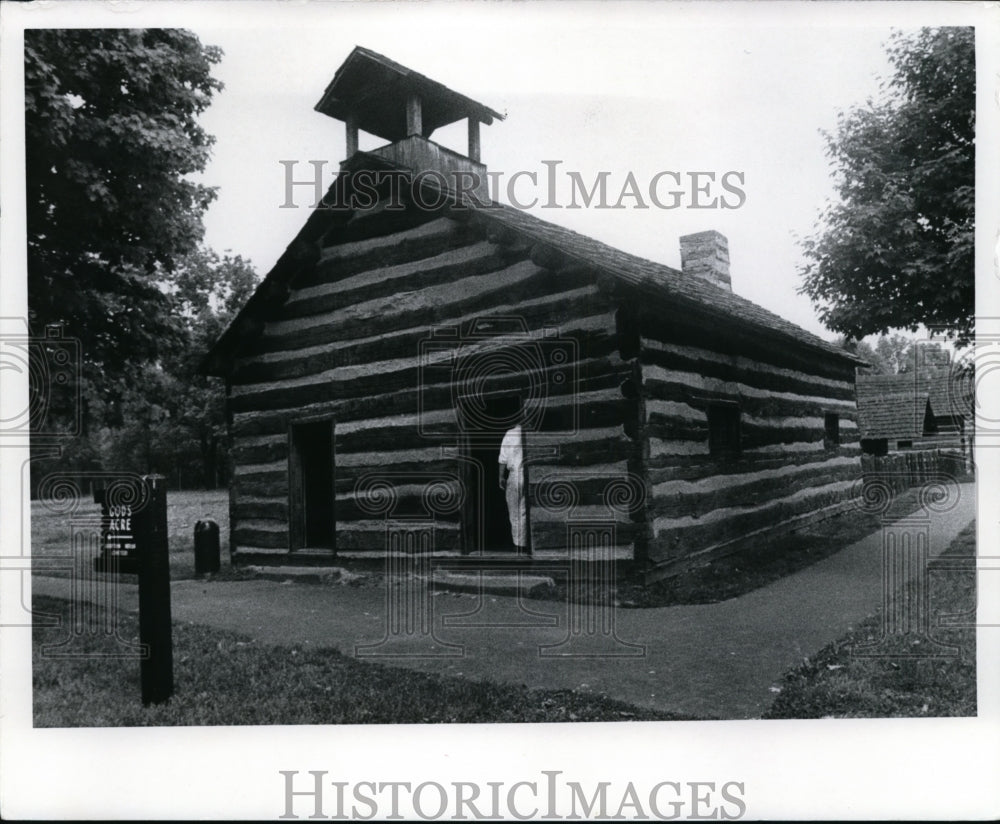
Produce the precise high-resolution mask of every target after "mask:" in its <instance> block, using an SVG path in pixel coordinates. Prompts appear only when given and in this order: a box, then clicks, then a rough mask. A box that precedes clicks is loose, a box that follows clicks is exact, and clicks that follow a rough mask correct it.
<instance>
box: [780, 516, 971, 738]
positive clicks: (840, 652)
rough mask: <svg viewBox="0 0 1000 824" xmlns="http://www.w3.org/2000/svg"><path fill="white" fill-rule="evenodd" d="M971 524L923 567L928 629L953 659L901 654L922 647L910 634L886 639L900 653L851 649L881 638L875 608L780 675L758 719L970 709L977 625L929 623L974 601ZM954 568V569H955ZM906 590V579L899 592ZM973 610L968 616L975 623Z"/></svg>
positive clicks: (909, 714)
mask: <svg viewBox="0 0 1000 824" xmlns="http://www.w3.org/2000/svg"><path fill="white" fill-rule="evenodd" d="M975 554H976V525H975V523H974V522H973V523H972V524H971V525H970V526H968V527H967V528H966V529H964V530H963V531H962V532H961V533H960V534H959V535H958V536H957V537H956V538H955V540H954V541H953V542H952V544H951V546H949V547H948V549H947V550H946V551H945V552H944V553H942V555H941V556H939V557H938V558H937V559H935V560H934V561H931V563H930V565H929V576H928V577H929V585H928V590H929V593H930V610H931V635H932V637H933V638H934V639H936V640H938V641H942V642H944V643H948V644H954V645H956V646H957V647H958V649H959V652H958V654H957V655H955V656H952V657H944V658H934V657H902V656H903V655H907V656H914V655H919V653H920V651H921V648H924V649H926V647H927V644H926V641H925V640H924V639H921V638H920V637H919V636H916V635H899V636H892V637H891V638H890V641H891V646H890V647H889V651H890V652H892V653H896V654H898V655H899V656H900V657H881V658H867V657H860V656H857V655H852V648H853V647H855V645H861V644H866V643H871V642H872V641H875V640H877V639H878V638H879V637H880V636H881V631H882V615H881V613H880V612H876V613H875V614H874V615H870V616H869V617H868V618H866V619H865V620H864V621H862V622H861V624H859V625H858V626H857V627H855V628H854V629H853V630H852V631H851V632H850V633H848V634H847V635H846V636H844V637H843V638H841V639H839V640H837V641H835V642H834V643H832V644H830V645H828V646H826V647H825V648H824V649H822V650H821V651H820V652H819V653H818V654H816V655H815V656H813V657H812V658H810V659H807V660H806V661H805V662H803V663H802V664H801V665H800V666H798V667H796V668H795V669H793V670H792V671H790V672H789V673H787V674H786V675H785V678H784V681H783V683H782V684H781V692H780V693H779V694H778V696H777V698H776V699H775V702H774V704H773V705H772V706H771V708H770V709H769V710H768V712H767V713H765V715H764V717H765V718H885V717H897V718H899V717H924V716H926V717H935V716H975V715H976V630H975V628H974V627H967V628H944V627H936V626H935V624H937V622H938V618H939V616H941V615H947V614H957V613H970V611H973V610H975V607H976V566H975ZM956 567H958V568H956ZM912 592H913V586H912V585H907V586H904V587H903V588H902V591H901V592H900V593H899V594H898V595H900V596H905V595H906V594H908V593H912ZM974 616H975V613H974V612H971V613H970V615H969V616H967V621H968V622H970V623H971V622H974V620H975V617H974Z"/></svg>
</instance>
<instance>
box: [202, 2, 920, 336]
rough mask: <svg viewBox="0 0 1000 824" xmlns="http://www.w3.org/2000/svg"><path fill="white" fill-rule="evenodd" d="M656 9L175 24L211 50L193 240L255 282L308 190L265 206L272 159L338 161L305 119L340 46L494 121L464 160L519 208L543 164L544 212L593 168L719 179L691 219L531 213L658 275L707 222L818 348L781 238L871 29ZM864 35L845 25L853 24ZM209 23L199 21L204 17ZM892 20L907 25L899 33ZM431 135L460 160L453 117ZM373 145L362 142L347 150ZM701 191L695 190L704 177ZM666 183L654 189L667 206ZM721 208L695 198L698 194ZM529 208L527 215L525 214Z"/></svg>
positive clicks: (513, 8) (885, 30) (425, 12)
mask: <svg viewBox="0 0 1000 824" xmlns="http://www.w3.org/2000/svg"><path fill="white" fill-rule="evenodd" d="M683 8H684V7H683V6H681V9H680V10H679V9H678V8H677V7H676V6H674V5H673V4H671V5H670V6H667V5H666V4H642V5H639V6H632V7H631V11H630V12H629V13H624V12H623V11H621V10H618V9H617V8H616V7H615V6H614V5H613V4H606V5H605V4H599V5H598V4H595V5H588V6H583V7H578V9H577V13H575V14H572V15H567V14H565V13H562V12H561V11H560V10H559V9H556V8H552V7H549V6H544V7H542V6H531V5H530V4H520V5H508V4H496V5H492V4H491V5H485V4H483V5H479V4H475V5H465V4H463V5H461V6H460V7H459V6H458V5H457V4H440V5H438V4H429V5H426V6H424V5H421V6H409V5H402V6H401V5H398V4H380V5H377V6H372V5H367V4H365V5H359V4H351V5H340V4H337V5H336V6H327V7H325V8H322V9H319V10H317V9H312V10H311V13H308V14H307V13H304V12H305V10H304V9H303V13H302V14H301V15H297V14H294V13H293V14H288V15H284V16H283V20H282V21H281V23H280V24H279V25H270V26H261V25H254V21H253V20H246V21H240V23H239V25H240V28H219V27H218V26H217V25H214V24H213V25H199V24H198V21H194V24H192V25H191V26H190V28H192V29H194V30H195V31H197V32H198V34H199V35H200V36H201V38H202V40H203V42H205V43H211V44H215V45H218V46H221V47H222V48H223V49H224V51H225V57H224V59H223V62H222V63H221V64H220V65H219V66H218V67H217V69H216V72H215V74H216V75H217V76H218V77H219V78H220V79H221V80H223V81H224V83H225V85H226V88H225V90H224V91H223V92H221V93H220V94H219V95H218V96H217V98H216V100H215V102H214V103H213V105H212V107H211V109H210V110H209V111H208V112H207V113H206V114H205V115H204V117H203V123H204V125H205V127H206V128H207V129H208V131H210V132H211V133H212V134H214V135H215V136H216V137H217V143H216V146H215V151H214V159H213V161H212V163H211V165H210V166H209V168H208V169H207V171H206V174H205V176H204V179H205V181H206V182H207V183H209V184H211V185H216V186H218V187H219V197H218V200H217V201H216V203H215V204H214V205H213V206H212V207H211V209H210V211H209V213H208V215H207V217H206V228H207V236H206V241H207V243H208V244H209V245H211V246H212V247H214V248H216V249H217V250H224V249H230V250H232V251H233V252H234V253H239V254H242V255H244V256H245V257H249V258H251V259H252V260H253V262H254V264H255V265H256V266H257V267H258V269H259V271H260V273H261V274H264V273H266V272H267V271H268V270H269V269H270V267H271V266H272V265H273V263H274V262H275V260H276V259H277V257H278V256H279V255H280V254H281V252H282V251H283V250H284V248H285V247H286V246H287V245H288V243H289V242H290V241H291V240H292V238H293V236H294V234H295V233H296V232H297V231H298V229H299V227H300V226H301V224H302V222H303V221H304V220H305V219H306V217H307V214H308V206H309V203H310V202H311V195H310V192H309V190H308V189H306V188H304V187H298V188H297V189H296V190H295V201H296V202H297V203H298V204H299V205H300V208H298V209H281V208H279V207H280V206H281V205H282V203H283V202H284V179H285V170H284V167H283V166H282V165H281V164H280V163H279V161H281V160H296V161H299V164H298V166H297V167H296V168H297V175H298V177H300V178H305V179H308V178H309V177H310V176H311V174H312V170H311V167H310V166H309V163H308V161H311V160H327V161H329V164H328V166H327V167H326V170H327V178H326V180H325V182H326V183H328V182H329V181H330V180H331V179H332V176H333V174H334V173H335V171H336V169H337V164H338V163H339V162H340V161H341V160H342V159H343V157H344V136H343V126H342V124H341V123H339V122H338V121H335V120H332V119H331V118H329V117H326V116H324V115H321V114H319V113H317V112H315V111H314V110H313V106H314V105H315V104H316V102H317V101H318V100H319V97H320V95H321V94H322V92H323V90H324V88H325V86H326V84H327V83H328V82H329V80H330V79H331V77H332V76H333V73H334V72H335V70H336V69H337V67H338V66H339V65H340V64H341V62H342V61H343V60H344V58H345V57H346V56H347V55H348V54H349V52H350V51H351V49H352V48H353V47H354V46H355V45H363V46H367V47H369V48H372V49H374V50H376V51H379V52H381V53H383V54H385V55H387V56H388V57H390V58H392V59H394V60H396V61H398V62H401V63H403V64H404V65H406V66H409V67H410V68H413V69H415V70H417V71H420V72H422V73H424V74H426V75H428V76H430V77H432V78H433V79H435V80H438V81H440V82H442V83H444V84H445V85H447V86H449V87H451V88H453V89H455V90H457V91H460V92H462V93H464V94H466V95H468V96H470V97H472V98H474V99H476V100H479V101H480V102H482V103H485V104H487V105H488V106H490V107H492V108H494V109H496V110H498V111H501V112H504V113H506V115H507V119H506V120H505V121H503V122H497V123H494V125H492V126H490V127H485V128H484V129H483V160H484V162H485V163H486V164H487V166H488V168H489V169H490V170H491V171H500V172H503V173H504V175H505V178H503V179H502V184H501V189H500V195H501V199H502V200H506V199H507V198H506V192H505V189H506V181H507V180H508V179H509V175H511V174H513V173H514V172H515V171H518V170H526V171H532V172H535V173H537V174H538V177H539V185H538V187H537V189H536V187H534V186H533V185H532V184H531V182H530V180H529V179H526V178H524V179H521V180H520V182H519V183H518V186H517V189H516V190H515V194H516V195H517V197H518V198H519V199H521V200H531V198H532V197H533V196H534V195H541V196H542V200H541V203H544V201H545V198H544V194H545V192H544V189H545V186H544V181H545V174H546V167H545V166H543V165H542V163H541V161H543V160H558V161H562V163H561V165H560V166H559V167H558V170H557V174H558V175H559V179H560V181H561V183H560V186H561V187H562V188H561V189H559V190H557V191H558V192H559V199H558V201H557V202H560V203H564V204H565V203H569V191H568V188H567V185H568V178H567V177H566V175H565V172H567V171H576V172H579V174H580V175H581V177H582V178H583V180H584V181H587V182H590V181H593V180H594V179H595V178H596V175H597V173H598V172H600V171H607V172H609V173H610V174H609V175H608V178H607V182H608V192H609V201H610V202H611V203H614V202H615V201H617V199H618V195H619V192H620V190H621V188H622V186H624V185H625V182H626V180H627V176H628V173H629V172H630V171H631V172H632V173H633V174H634V175H635V178H636V180H637V182H638V183H639V186H640V189H641V190H642V191H643V193H644V195H645V194H646V192H647V190H648V185H649V182H650V180H651V179H652V177H653V176H654V175H655V174H657V173H658V172H661V171H670V172H677V173H679V174H681V175H682V181H683V183H684V185H683V186H682V187H681V188H687V189H688V190H689V189H690V177H688V176H687V174H688V173H689V172H713V173H715V175H716V178H717V179H718V178H721V176H722V175H723V174H725V173H726V172H741V173H742V174H743V175H744V177H743V183H742V185H740V184H739V182H738V181H739V179H738V178H734V177H731V178H730V182H735V183H736V184H737V186H739V188H741V189H742V190H743V191H744V192H745V195H746V200H745V203H744V204H743V205H742V206H741V207H740V208H737V209H721V208H716V209H694V208H690V207H691V206H692V205H693V202H692V194H691V193H690V191H688V192H687V193H686V194H685V195H684V196H683V197H682V199H681V205H680V207H679V208H676V209H669V210H665V209H660V208H657V207H656V206H655V205H654V204H653V203H652V202H651V201H650V200H649V198H648V197H644V200H645V202H646V204H647V205H648V206H650V208H648V209H645V210H643V209H639V208H636V207H637V206H638V203H637V202H636V200H635V199H634V198H626V199H625V200H623V202H622V203H623V205H624V206H626V208H624V209H618V210H606V209H594V208H586V209H578V210H566V209H542V208H535V209H533V210H532V211H533V212H534V213H535V214H536V215H537V216H539V217H542V218H544V219H547V220H551V221H553V222H556V223H560V224H563V225H566V226H569V227H570V228H573V229H575V230H577V231H580V232H584V233H586V234H589V235H592V236H594V237H597V238H599V239H600V240H603V241H605V242H607V243H610V244H612V245H614V246H617V247H619V248H622V249H624V250H626V251H629V252H633V253H635V254H638V255H642V256H644V257H648V258H650V259H653V260H656V261H659V262H662V263H666V264H668V265H672V266H679V265H680V257H679V250H678V237H679V236H680V235H683V234H686V233H689V232H695V231H700V230H702V229H717V230H719V231H721V232H722V233H723V234H725V235H726V236H727V237H728V238H729V244H730V257H731V261H732V282H733V289H734V290H735V291H736V292H738V293H739V294H742V295H744V296H746V297H748V298H750V299H751V300H754V301H756V302H758V303H760V304H762V305H763V306H765V307H767V308H769V309H771V310H773V311H775V312H778V313H779V314H781V315H783V316H785V317H787V318H789V319H791V320H793V321H795V322H797V323H799V324H801V325H802V326H804V327H805V328H807V329H809V330H811V331H813V332H817V333H820V334H822V335H824V336H825V337H830V336H831V335H830V333H829V332H827V331H826V330H825V329H824V328H823V327H822V325H821V324H820V322H819V320H818V318H817V315H816V312H815V311H814V309H813V307H812V306H811V304H810V302H809V300H808V299H807V298H805V297H804V296H800V295H797V294H796V289H797V287H798V286H799V285H800V282H801V281H800V277H799V275H798V268H799V266H800V264H801V262H802V258H801V255H800V251H799V247H798V245H797V244H796V240H795V237H796V235H798V236H804V235H807V234H809V233H810V232H811V230H812V226H813V224H814V222H815V220H816V216H817V213H818V210H819V208H820V207H821V205H822V203H823V201H824V200H825V199H826V198H827V197H829V196H831V195H832V193H833V189H832V184H831V174H830V166H829V163H828V160H827V158H826V157H825V155H824V146H825V144H824V141H823V138H822V136H821V134H820V130H821V129H832V128H833V127H834V125H835V123H836V116H837V112H838V111H840V110H844V109H847V108H849V107H851V106H854V105H857V104H861V103H863V102H864V101H865V99H866V98H868V97H869V96H872V95H876V94H877V93H878V87H877V81H878V78H879V77H880V76H887V75H888V73H889V66H888V64H887V62H886V59H885V52H884V49H883V43H884V42H885V40H886V38H887V36H888V34H889V27H888V26H886V25H883V24H882V22H881V21H880V24H879V25H878V26H871V25H854V26H847V25H840V24H842V23H846V22H847V20H846V18H844V19H843V20H837V21H834V22H837V23H838V26H836V27H831V26H830V25H829V22H830V21H829V20H824V21H822V23H823V25H820V23H821V21H820V20H818V19H816V20H814V21H810V20H807V19H805V18H801V17H800V16H798V15H795V16H792V19H791V20H790V24H788V25H778V26H776V25H774V22H775V21H774V19H773V18H766V19H765V18H763V16H762V17H761V18H760V19H754V18H750V19H746V20H744V21H743V22H742V24H740V25H734V22H736V23H738V22H739V21H733V20H732V18H731V17H730V18H721V17H719V18H709V19H707V20H706V19H705V18H704V17H703V16H702V17H698V18H695V17H694V16H693V15H692V14H690V13H689V12H688V13H685V12H683ZM856 19H857V20H858V22H860V23H863V22H864V15H858V16H857V18H856ZM213 22H214V21H213ZM900 22H901V23H902V24H905V23H906V22H907V21H906V20H902V21H900ZM433 139H434V140H437V141H439V142H442V143H444V144H445V145H450V146H452V147H453V148H457V149H460V150H462V151H463V152H464V140H465V135H464V123H461V124H456V127H452V128H450V129H446V130H440V131H439V132H437V133H435V135H434V136H433ZM375 145H378V142H377V141H371V142H369V143H367V144H366V143H365V142H364V141H363V142H362V148H366V147H373V146H375ZM705 182H706V178H701V183H702V184H704V183H705ZM672 183H673V178H671V177H666V178H661V180H660V186H659V189H658V191H659V192H660V198H661V202H664V203H665V204H669V203H670V202H671V198H670V196H669V194H668V192H669V191H670V190H672V189H673V188H675V187H674V186H673V185H672ZM719 195H722V196H724V197H725V198H726V201H727V202H728V203H730V204H732V203H734V202H736V198H735V197H734V196H733V195H732V194H727V193H726V192H725V191H724V190H722V189H721V188H719V186H718V184H716V185H715V186H713V187H712V188H711V190H710V191H709V193H708V195H707V196H706V195H702V196H700V198H699V199H700V201H701V202H704V201H706V200H707V201H709V202H710V201H711V200H712V199H713V198H714V197H716V196H719ZM541 203H540V204H539V205H541Z"/></svg>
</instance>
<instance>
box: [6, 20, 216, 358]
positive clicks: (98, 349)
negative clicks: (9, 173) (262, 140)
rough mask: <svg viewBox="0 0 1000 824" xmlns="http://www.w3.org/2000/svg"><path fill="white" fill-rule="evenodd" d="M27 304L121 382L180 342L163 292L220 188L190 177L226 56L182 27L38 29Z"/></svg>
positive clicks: (37, 323) (31, 103)
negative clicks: (203, 116)
mask: <svg viewBox="0 0 1000 824" xmlns="http://www.w3.org/2000/svg"><path fill="white" fill-rule="evenodd" d="M24 53H25V139H26V182H27V192H28V197H27V235H28V305H29V309H30V312H31V315H32V320H33V326H34V331H35V333H36V334H40V333H41V331H42V329H43V327H44V326H46V325H48V324H51V323H61V324H63V326H64V329H65V332H66V334H67V335H70V336H73V337H76V338H78V339H80V340H81V342H82V348H83V358H84V363H85V367H86V369H85V371H89V372H90V373H91V374H94V373H98V372H99V373H100V374H103V375H107V376H109V377H110V378H114V377H115V376H118V375H121V374H123V373H124V371H125V369H126V366H127V365H129V364H133V363H135V362H136V361H139V362H143V361H152V360H154V359H155V358H156V357H158V355H159V354H160V352H161V351H162V350H163V347H164V345H169V344H170V343H171V342H172V341H173V342H175V338H176V335H177V330H176V327H175V324H174V323H173V322H172V316H171V310H172V303H171V298H170V296H169V294H167V292H166V291H165V290H164V288H163V286H164V281H169V278H170V276H171V275H172V273H173V272H174V271H175V269H176V267H177V263H178V261H179V260H180V259H181V258H183V257H184V256H185V255H187V254H189V253H190V252H192V251H193V250H194V249H195V248H196V246H197V245H198V243H199V242H200V240H201V238H202V234H203V227H202V214H203V212H204V210H205V209H206V208H207V206H208V205H209V203H210V202H211V200H212V198H213V197H214V191H213V190H212V189H210V188H208V187H206V186H204V185H202V184H200V183H197V182H194V181H192V180H190V179H188V177H187V176H188V175H191V174H192V173H196V172H199V171H202V170H203V169H204V168H205V164H206V163H207V161H208V158H209V151H210V148H211V146H212V142H213V138H212V137H210V136H209V135H207V134H206V133H205V132H204V130H203V129H202V128H201V127H200V126H199V125H198V122H197V117H198V115H199V114H200V113H201V112H202V111H204V110H205V108H206V107H207V106H208V105H209V103H210V102H211V100H212V96H213V94H214V93H215V92H216V91H218V90H219V89H221V88H222V84H221V83H220V82H219V81H218V80H216V79H214V78H213V77H212V76H211V68H212V65H213V64H215V63H217V62H218V61H219V60H220V59H221V54H222V53H221V51H220V50H219V49H218V48H216V47H213V46H208V47H205V46H202V44H201V42H200V41H199V40H198V38H197V37H196V36H195V35H194V34H192V33H191V32H187V31H183V30H179V29H72V30H69V29H66V30H43V29H29V30H27V31H26V32H25V46H24Z"/></svg>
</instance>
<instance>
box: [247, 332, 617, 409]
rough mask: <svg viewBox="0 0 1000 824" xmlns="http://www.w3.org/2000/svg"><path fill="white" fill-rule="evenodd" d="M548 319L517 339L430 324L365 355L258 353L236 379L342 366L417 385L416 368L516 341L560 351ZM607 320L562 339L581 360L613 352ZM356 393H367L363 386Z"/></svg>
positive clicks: (362, 375) (349, 373)
mask: <svg viewBox="0 0 1000 824" xmlns="http://www.w3.org/2000/svg"><path fill="white" fill-rule="evenodd" d="M472 317H480V316H470V318H466V319H464V321H463V323H464V324H465V325H466V326H468V325H469V320H470V319H471V318H472ZM546 321H547V319H545V318H542V319H539V322H538V324H537V325H536V326H535V329H534V330H531V329H529V332H528V338H529V340H525V339H523V338H522V339H517V338H513V339H512V338H510V336H508V337H507V338H506V339H505V338H503V337H498V338H496V339H495V340H491V339H486V340H480V339H477V338H473V337H471V336H469V337H465V336H463V335H462V334H461V330H459V333H458V334H455V335H452V336H450V337H447V338H446V337H444V336H443V335H440V334H435V332H436V331H440V330H435V329H434V328H431V327H426V328H424V329H423V331H422V333H421V330H414V333H413V336H412V340H409V342H408V344H407V347H406V348H402V347H401V346H400V345H399V341H398V340H397V337H398V336H395V335H394V336H389V337H387V338H385V339H383V340H384V342H385V345H384V346H382V347H380V348H378V349H377V350H376V349H370V350H369V349H365V351H364V354H366V355H371V357H370V358H369V357H365V358H358V357H355V355H357V352H355V351H353V350H345V349H344V347H341V346H337V345H334V346H328V345H320V346H308V347H305V348H303V349H292V350H287V351H277V352H269V353H264V354H258V355H255V356H251V357H247V358H240V359H239V360H238V361H237V363H236V368H235V372H234V375H233V381H232V382H233V384H234V386H236V387H239V386H240V385H243V384H253V383H264V382H267V381H275V380H289V379H293V378H302V377H305V376H309V375H320V374H322V373H326V372H329V371H331V370H334V369H337V370H339V371H338V372H337V373H336V374H338V375H342V376H343V379H344V380H345V381H349V380H362V381H363V380H365V379H366V378H374V377H375V376H376V375H378V376H384V377H385V378H386V379H387V380H395V381H397V382H398V385H399V386H406V385H407V383H408V384H409V386H410V387H415V386H418V385H421V384H424V383H427V382H428V380H427V379H426V378H425V377H423V376H421V375H420V374H419V372H418V371H417V370H418V369H419V368H420V367H424V366H432V365H435V364H441V365H442V366H445V365H450V366H451V368H452V369H454V368H455V366H456V365H457V363H458V361H457V360H456V358H465V357H467V356H469V355H473V356H476V355H477V353H479V352H483V353H489V352H493V351H494V350H500V351H502V350H504V349H507V348H514V347H517V346H520V347H525V346H531V347H533V348H534V349H536V350H537V351H538V354H539V356H544V355H546V354H548V353H550V352H553V351H555V348H556V346H555V344H551V343H542V342H541V341H543V340H544V334H543V333H545V332H547V331H548V330H549V329H550V328H551V327H549V325H548V323H547V322H546ZM607 324H608V315H607V313H599V314H597V315H590V316H585V317H580V318H575V319H571V320H570V321H568V322H566V323H565V324H563V325H562V326H561V327H560V328H559V329H558V334H557V339H558V340H557V343H558V344H559V346H561V347H562V348H563V349H566V350H568V351H569V352H571V353H572V354H574V355H575V356H576V357H575V358H574V360H580V361H582V360H586V359H588V358H594V357H599V356H605V355H610V354H611V353H612V352H613V351H614V345H613V342H612V340H611V337H610V334H609V332H608V328H607ZM407 334H408V335H409V333H407ZM539 347H541V349H539ZM543 360H546V359H545V358H543ZM548 360H551V358H548ZM407 370H410V371H407ZM399 373H402V374H399ZM237 394H239V389H237ZM338 394H341V393H340V392H338ZM343 394H348V393H343ZM353 394H356V395H361V394H367V393H366V392H365V391H361V390H359V391H358V392H354V393H353Z"/></svg>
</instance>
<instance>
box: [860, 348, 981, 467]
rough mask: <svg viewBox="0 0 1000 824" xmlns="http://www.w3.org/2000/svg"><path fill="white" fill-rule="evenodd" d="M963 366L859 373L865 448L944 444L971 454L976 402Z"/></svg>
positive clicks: (879, 450)
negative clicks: (971, 396) (974, 404)
mask: <svg viewBox="0 0 1000 824" xmlns="http://www.w3.org/2000/svg"><path fill="white" fill-rule="evenodd" d="M967 392H968V387H967V381H966V380H964V379H963V373H962V372H961V370H960V367H957V366H956V367H954V368H953V369H944V370H936V371H933V372H922V371H918V372H911V373H905V374H901V375H864V374H859V375H858V376H857V394H858V426H859V432H860V436H861V447H862V451H863V452H865V453H866V454H870V455H876V456H878V455H885V454H888V453H889V452H900V451H906V450H912V449H946V450H952V451H955V452H959V453H961V454H962V455H963V456H966V457H967V459H968V460H969V461H971V458H972V454H971V453H972V426H973V421H972V415H971V412H972V404H971V398H970V397H969V396H968V394H967Z"/></svg>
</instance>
